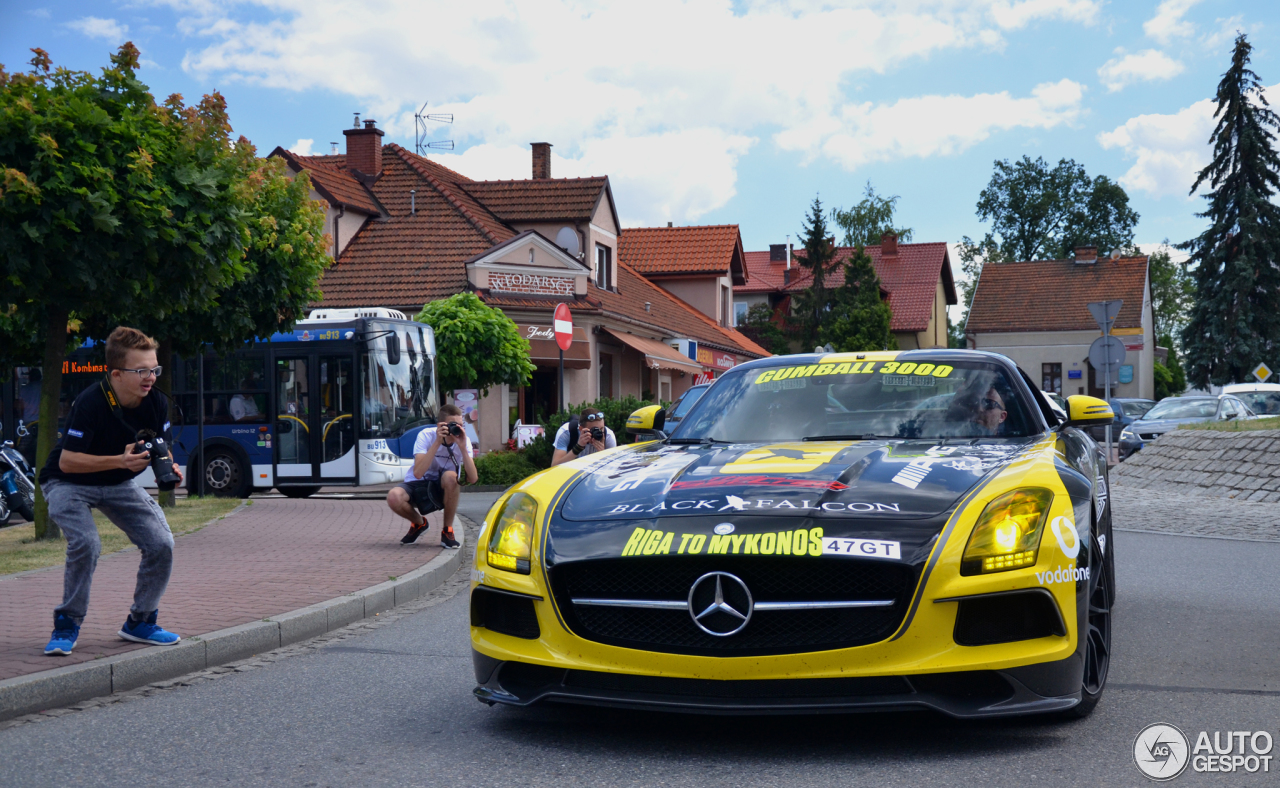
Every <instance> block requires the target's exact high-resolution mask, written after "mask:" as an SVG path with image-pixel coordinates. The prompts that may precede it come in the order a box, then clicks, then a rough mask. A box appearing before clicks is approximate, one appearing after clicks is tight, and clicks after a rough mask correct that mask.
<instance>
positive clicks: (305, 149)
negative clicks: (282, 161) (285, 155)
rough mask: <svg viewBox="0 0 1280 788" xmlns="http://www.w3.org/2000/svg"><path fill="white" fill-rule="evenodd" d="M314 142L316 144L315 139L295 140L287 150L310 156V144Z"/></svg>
mask: <svg viewBox="0 0 1280 788" xmlns="http://www.w3.org/2000/svg"><path fill="white" fill-rule="evenodd" d="M315 144H316V141H315V140H298V141H297V142H295V143H293V144H292V145H290V146H289V150H290V152H292V153H296V154H298V155H299V156H310V155H311V146H312V145H315Z"/></svg>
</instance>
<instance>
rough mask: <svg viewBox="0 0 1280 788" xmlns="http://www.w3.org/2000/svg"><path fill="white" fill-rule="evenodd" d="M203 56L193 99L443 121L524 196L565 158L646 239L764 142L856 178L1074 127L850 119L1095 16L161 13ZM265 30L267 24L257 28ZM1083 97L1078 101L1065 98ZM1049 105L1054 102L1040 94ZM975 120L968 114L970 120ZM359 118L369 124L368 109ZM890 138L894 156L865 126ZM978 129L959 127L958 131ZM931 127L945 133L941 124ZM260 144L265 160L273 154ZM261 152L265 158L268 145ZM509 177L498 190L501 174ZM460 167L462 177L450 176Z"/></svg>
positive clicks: (985, 8) (408, 5)
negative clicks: (247, 100) (340, 108)
mask: <svg viewBox="0 0 1280 788" xmlns="http://www.w3.org/2000/svg"><path fill="white" fill-rule="evenodd" d="M155 1H156V2H163V3H166V4H168V5H171V6H173V7H174V8H175V9H176V10H177V12H178V16H179V18H180V20H181V21H180V29H181V30H182V31H183V32H184V33H185V34H187V35H189V36H192V37H194V38H195V39H196V40H197V41H198V42H199V44H200V45H199V46H198V47H196V48H193V49H192V50H190V51H189V52H188V54H187V56H186V58H185V60H184V63H183V67H184V69H186V70H187V71H189V72H191V73H193V74H195V75H196V76H198V77H200V78H202V79H215V78H216V79H217V80H219V81H220V82H222V83H223V84H225V82H226V81H227V80H230V81H244V82H249V83H253V84H257V85H262V86H266V87H272V88H280V89H284V90H324V91H332V92H334V93H337V94H339V95H343V96H348V97H353V98H355V99H356V100H357V101H358V102H359V104H356V105H355V106H352V107H351V108H352V109H357V108H361V109H363V110H364V111H365V113H366V114H365V117H373V118H376V119H378V120H379V121H380V125H381V127H382V128H384V129H385V130H386V131H387V132H388V135H389V137H392V138H400V139H406V138H410V137H411V134H412V130H413V109H416V108H417V107H419V106H421V105H422V102H423V101H424V100H428V99H429V100H430V101H431V107H430V111H433V112H452V113H453V114H454V116H455V117H456V119H457V121H456V123H455V124H454V126H452V127H451V128H449V129H448V136H450V137H452V138H454V139H456V140H457V141H458V143H459V146H460V147H461V148H466V150H465V152H463V153H461V154H458V155H457V156H456V157H450V158H448V161H451V162H455V163H456V166H457V168H458V169H459V171H461V172H465V173H467V174H468V175H473V176H475V177H523V176H526V175H527V173H528V166H529V165H528V148H527V145H528V143H529V142H531V141H534V140H545V141H548V142H552V143H554V144H555V145H556V148H555V151H556V153H557V157H558V158H557V162H561V161H562V162H563V164H557V168H558V172H561V173H564V174H568V173H571V172H577V171H582V172H591V173H592V174H608V175H610V176H612V177H613V179H614V188H615V191H616V192H617V193H618V194H617V196H618V198H619V204H620V205H622V206H624V210H633V211H635V215H636V217H637V218H641V219H643V220H645V221H649V220H656V219H659V218H669V219H670V220H672V221H687V220H691V219H695V218H696V217H698V216H700V215H703V214H705V213H707V212H709V211H711V210H714V209H715V208H717V207H719V206H720V205H723V204H724V202H726V201H727V200H728V199H730V198H731V197H732V196H733V194H734V189H735V183H736V178H737V174H736V171H737V162H738V159H739V158H740V157H741V156H742V155H743V154H744V153H745V152H746V151H747V150H748V149H749V148H750V147H751V145H753V144H755V142H756V140H758V139H770V138H772V139H774V140H775V142H776V144H779V145H782V146H783V147H785V148H788V149H791V150H802V151H804V152H806V153H812V155H815V156H832V157H835V158H836V159H837V160H838V161H840V163H842V164H844V165H845V166H847V167H853V166H857V163H858V162H861V161H868V160H872V159H880V158H892V157H899V156H930V155H940V154H945V153H948V152H952V151H955V150H962V149H963V148H964V147H967V146H968V145H970V144H972V143H973V142H974V141H976V140H978V139H982V138H984V137H985V136H987V135H989V134H991V133H994V132H995V131H998V130H999V129H1002V128H1011V127H1014V126H1039V127H1044V126H1047V125H1054V124H1056V123H1059V122H1062V121H1063V120H1065V119H1068V118H1069V117H1073V116H1074V114H1075V113H1076V112H1078V104H1079V95H1078V94H1079V90H1080V88H1079V86H1075V87H1074V88H1069V89H1067V93H1071V92H1072V91H1073V90H1074V92H1075V97H1074V99H1072V98H1071V97H1069V96H1068V97H1067V103H1066V104H1064V105H1055V104H1053V102H1054V101H1057V100H1058V99H1056V98H1054V97H1053V96H1052V95H1050V94H1049V93H1045V94H1044V95H1039V94H1037V95H1034V96H1032V97H1030V98H1024V99H1014V98H1011V97H1009V96H1007V95H1006V94H991V95H988V94H980V95H977V96H971V97H968V98H967V99H966V98H965V97H924V98H920V99H915V100H914V101H915V102H916V103H915V104H912V103H911V101H913V100H904V101H903V102H899V103H898V104H895V105H892V106H889V107H873V106H870V105H865V104H853V103H851V99H850V96H851V95H853V94H854V93H855V92H856V91H857V90H858V89H859V87H860V85H859V80H865V79H868V78H875V77H876V75H880V74H884V73H886V72H888V71H891V70H893V69H896V68H899V67H901V66H903V65H905V64H909V63H920V62H927V61H928V60H929V59H930V58H931V57H935V56H938V55H941V54H945V53H951V52H960V51H974V50H984V49H986V50H990V49H998V48H1000V47H1001V46H1003V44H1004V35H1005V34H1007V33H1009V32H1010V31H1016V30H1018V29H1021V28H1023V27H1026V26H1028V25H1031V24H1033V23H1035V22H1037V21H1039V20H1056V21H1067V22H1077V23H1084V24H1090V23H1092V22H1093V21H1094V20H1095V19H1096V18H1097V15H1098V13H1099V11H1098V9H1099V6H1100V0H1024V1H1023V2H1012V1H1011V0H983V1H982V2H976V3H971V2H963V1H962V0H910V2H902V1H900V0H846V1H845V2H842V1H841V0H835V1H834V2H829V1H828V0H744V2H741V3H730V2H726V0H650V2H647V3H635V2H631V1H630V0H595V1H594V2H581V1H580V0H497V1H496V2H494V3H489V4H474V3H471V4H468V3H456V2H452V1H449V2H446V1H445V0H434V1H433V2H422V1H421V0H369V2H367V3H365V5H364V6H363V7H362V8H361V9H360V11H359V13H352V11H351V8H350V6H349V5H347V4H345V3H343V2H342V0H246V1H245V2H242V3H235V4H224V3H216V2H212V0H155ZM264 11H265V12H266V14H265V15H267V16H269V17H270V18H269V19H267V20H265V21H264V20H263V16H264ZM1070 84H1071V85H1074V83H1070ZM1046 90H1047V89H1046ZM966 102H967V103H966ZM361 104H363V107H361V106H360V105H361ZM974 105H982V106H984V107H986V108H988V109H990V110H994V111H997V112H1003V111H1005V110H1009V111H1012V112H1013V113H1014V115H1013V117H1012V118H1011V119H1006V118H999V117H996V118H983V119H981V122H980V129H978V130H977V131H974V130H969V129H963V130H946V129H943V130H930V131H924V130H912V129H910V127H909V124H908V118H909V116H916V117H919V116H920V115H921V113H925V112H928V111H929V110H930V108H931V107H939V106H945V107H948V108H951V107H956V108H959V107H961V106H974ZM872 113H874V121H875V122H877V123H879V122H887V121H894V122H899V123H900V126H901V127H902V128H903V131H904V133H905V136H904V137H902V138H901V139H897V140H888V139H886V138H885V135H884V134H882V133H880V132H879V131H871V130H870V129H869V128H868V127H867V125H866V124H867V123H868V122H869V121H870V119H871V117H870V116H871V115H872ZM965 117H966V118H967V117H969V116H968V115H966V116H965ZM929 125H934V126H940V125H941V126H946V125H954V124H950V123H942V124H940V123H938V122H937V118H936V117H934V118H932V119H930V124H929ZM268 142H269V141H268ZM268 142H264V143H263V144H268ZM499 165H501V167H503V168H510V169H502V171H501V172H499V171H498V170H499V169H500V166H499ZM450 166H454V165H452V164H451V165H450Z"/></svg>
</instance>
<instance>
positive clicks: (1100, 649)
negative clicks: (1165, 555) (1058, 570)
mask: <svg viewBox="0 0 1280 788" xmlns="http://www.w3.org/2000/svg"><path fill="white" fill-rule="evenodd" d="M1109 520H1110V518H1109V517H1108V524H1107V525H1108V527H1107V531H1110V530H1111V528H1110V522H1109ZM1108 535H1109V534H1108ZM1110 542H1111V540H1110V539H1107V548H1106V549H1103V547H1102V545H1101V544H1100V543H1099V541H1098V537H1097V536H1094V537H1093V544H1092V554H1093V555H1096V556H1099V557H1100V559H1101V560H1100V561H1098V562H1097V563H1095V564H1094V566H1095V567H1096V568H1097V571H1096V572H1092V573H1090V577H1089V612H1088V613H1087V615H1086V616H1085V628H1084V630H1083V631H1082V632H1081V633H1080V636H1081V637H1083V638H1085V647H1084V679H1083V681H1082V682H1081V687H1080V703H1078V704H1077V705H1076V706H1074V707H1073V708H1070V709H1067V710H1066V711H1065V712H1062V716H1063V717H1065V718H1067V719H1081V718H1084V717H1087V716H1089V714H1090V713H1092V712H1093V709H1094V707H1095V706H1097V705H1098V701H1100V700H1102V691H1103V690H1104V689H1106V686H1107V674H1108V673H1109V672H1110V668H1111V608H1112V605H1114V604H1115V598H1116V597H1115V587H1116V571H1115V561H1114V560H1112V559H1113V556H1112V555H1111V551H1112V550H1113V549H1114V548H1113V546H1112V545H1111V543H1110Z"/></svg>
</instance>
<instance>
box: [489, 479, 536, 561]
mask: <svg viewBox="0 0 1280 788" xmlns="http://www.w3.org/2000/svg"><path fill="white" fill-rule="evenodd" d="M537 519H538V502H537V501H535V500H534V499H533V496H531V495H528V494H526V493H516V494H515V495H512V496H511V497H510V498H508V499H507V505H506V506H504V507H502V515H501V516H499V517H498V522H496V523H495V524H494V526H493V533H492V534H491V535H490V537H489V549H488V561H489V566H492V567H495V568H497V569H505V570H507V571H508V572H519V573H520V574H522V575H527V574H529V557H530V553H531V552H532V550H533V529H534V527H535V523H536V522H537Z"/></svg>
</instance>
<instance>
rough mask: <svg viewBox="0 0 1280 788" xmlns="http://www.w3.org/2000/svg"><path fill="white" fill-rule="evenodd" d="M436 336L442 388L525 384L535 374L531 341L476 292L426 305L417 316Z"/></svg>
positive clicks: (484, 387)
mask: <svg viewBox="0 0 1280 788" xmlns="http://www.w3.org/2000/svg"><path fill="white" fill-rule="evenodd" d="M416 319H417V320H418V321H419V322H422V323H426V324H427V325H429V326H431V328H432V330H433V331H434V332H435V337H436V368H437V370H438V371H439V379H440V383H441V388H442V389H445V390H448V389H453V388H476V389H480V391H481V393H482V394H483V393H484V392H487V391H488V390H489V388H490V387H491V386H496V385H500V384H503V383H505V384H507V385H509V386H523V385H525V384H526V383H528V382H529V379H530V377H531V376H532V375H533V370H534V366H533V362H532V361H530V360H529V341H528V340H527V339H525V338H524V337H522V336H520V330H519V329H518V328H516V324H515V323H514V322H512V320H511V318H509V317H507V316H506V315H505V314H503V313H502V311H501V310H499V309H494V308H493V307H491V306H488V305H487V304H485V303H484V302H483V301H481V300H480V299H479V297H477V296H476V294H475V293H458V294H456V295H452V296H449V297H448V298H445V299H441V300H439V301H432V302H430V303H428V304H426V305H424V306H423V307H422V311H421V312H419V313H418V316H417V318H416Z"/></svg>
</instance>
